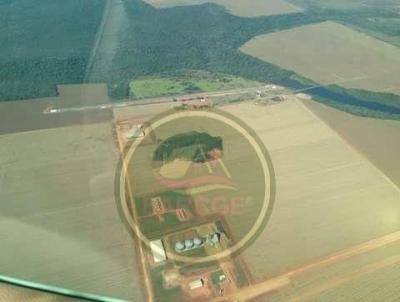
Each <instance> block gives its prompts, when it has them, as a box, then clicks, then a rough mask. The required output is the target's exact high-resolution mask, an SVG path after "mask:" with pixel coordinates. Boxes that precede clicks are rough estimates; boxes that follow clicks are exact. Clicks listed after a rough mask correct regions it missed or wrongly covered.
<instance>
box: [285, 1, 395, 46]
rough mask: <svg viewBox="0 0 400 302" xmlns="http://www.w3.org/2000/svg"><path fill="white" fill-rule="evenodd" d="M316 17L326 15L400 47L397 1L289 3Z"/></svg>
mask: <svg viewBox="0 0 400 302" xmlns="http://www.w3.org/2000/svg"><path fill="white" fill-rule="evenodd" d="M288 1H289V2H292V3H293V4H295V5H298V6H301V7H304V8H305V9H306V10H307V11H308V12H312V13H313V14H316V15H318V14H319V15H321V14H326V13H329V14H331V15H332V18H331V19H332V20H336V21H342V22H343V23H344V24H345V25H347V26H350V27H353V28H354V29H357V30H359V31H362V32H365V33H366V34H368V35H371V36H373V37H375V38H377V39H380V40H383V41H385V42H388V43H391V44H393V45H396V46H400V19H399V15H398V13H399V12H400V9H399V2H398V1H397V0H381V1H376V0H352V1H348V0H288Z"/></svg>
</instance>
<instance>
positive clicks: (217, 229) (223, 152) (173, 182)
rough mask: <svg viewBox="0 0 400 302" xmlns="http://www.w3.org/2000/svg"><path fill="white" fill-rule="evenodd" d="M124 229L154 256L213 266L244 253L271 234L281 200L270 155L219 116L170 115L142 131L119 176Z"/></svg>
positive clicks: (233, 121) (247, 132)
mask: <svg viewBox="0 0 400 302" xmlns="http://www.w3.org/2000/svg"><path fill="white" fill-rule="evenodd" d="M116 197H117V202H118V205H119V209H120V213H121V216H122V218H123V219H124V222H125V224H126V225H127V226H128V228H129V230H130V231H131V232H132V234H133V235H134V236H135V238H136V239H137V240H140V242H141V243H142V244H144V245H145V246H146V247H148V248H149V249H150V250H151V251H152V252H153V253H155V252H157V251H155V249H154V248H152V246H153V247H154V244H153V243H154V242H157V243H158V244H157V246H158V247H159V246H160V244H159V243H160V242H162V251H159V253H160V254H162V257H164V258H165V257H167V258H169V259H172V260H176V261H180V262H195V263H199V262H201V263H203V262H209V261H210V262H211V261H216V260H221V259H223V258H226V257H231V256H233V255H234V254H236V253H239V252H241V251H243V249H244V248H246V247H247V246H249V244H251V242H252V241H253V240H254V239H255V238H256V237H257V236H258V234H259V233H260V232H261V231H262V230H263V229H264V228H265V226H266V223H267V221H268V219H269V217H270V215H271V213H272V209H273V204H274V198H275V176H274V170H273V165H272V162H271V160H270V156H269V154H268V151H267V149H266V148H265V146H264V145H263V144H262V141H261V140H260V139H259V137H258V136H257V135H256V134H255V133H254V131H253V130H251V129H250V128H249V127H247V126H246V125H245V124H244V123H243V122H241V121H240V120H239V119H237V118H236V117H234V116H231V115H230V114H228V113H226V112H224V111H220V110H215V109H213V110H211V109H207V110H183V111H170V112H166V113H164V114H162V115H159V116H157V117H156V118H154V119H152V120H150V121H148V122H147V123H145V124H143V125H140V127H138V129H137V133H136V135H134V136H133V135H132V137H131V138H130V140H129V141H128V143H127V144H126V146H125V149H124V152H123V155H122V157H121V161H120V164H119V168H118V170H117V174H116Z"/></svg>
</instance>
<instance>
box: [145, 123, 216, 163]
mask: <svg viewBox="0 0 400 302" xmlns="http://www.w3.org/2000/svg"><path fill="white" fill-rule="evenodd" d="M212 150H220V151H222V150H223V144H222V138H221V137H214V136H212V135H210V134H208V133H205V132H197V131H191V132H187V133H182V134H177V135H175V136H172V137H170V138H168V139H166V140H164V141H163V142H161V144H160V145H159V146H158V147H157V149H156V150H155V151H154V154H153V160H155V161H172V160H174V159H186V160H189V161H192V162H196V163H200V162H205V161H207V160H210V158H211V155H210V151H212Z"/></svg>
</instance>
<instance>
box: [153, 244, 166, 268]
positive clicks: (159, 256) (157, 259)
mask: <svg viewBox="0 0 400 302" xmlns="http://www.w3.org/2000/svg"><path fill="white" fill-rule="evenodd" d="M150 249H151V253H152V254H153V260H154V263H156V264H157V263H161V262H164V261H165V260H167V255H166V253H165V249H164V245H163V243H162V241H161V239H158V240H153V241H151V242H150Z"/></svg>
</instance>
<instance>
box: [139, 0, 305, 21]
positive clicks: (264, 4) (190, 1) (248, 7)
mask: <svg viewBox="0 0 400 302" xmlns="http://www.w3.org/2000/svg"><path fill="white" fill-rule="evenodd" d="M145 1H146V2H147V3H149V4H151V5H153V6H155V7H158V8H165V7H174V6H184V5H199V4H204V3H215V4H218V5H221V6H223V7H225V8H226V9H227V10H228V11H229V12H230V13H231V14H234V15H237V16H242V17H257V16H269V15H279V14H290V13H297V12H301V11H302V9H301V8H299V7H297V6H295V5H293V4H291V3H289V2H286V1H285V0H267V1H265V0H251V1H246V0H145Z"/></svg>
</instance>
